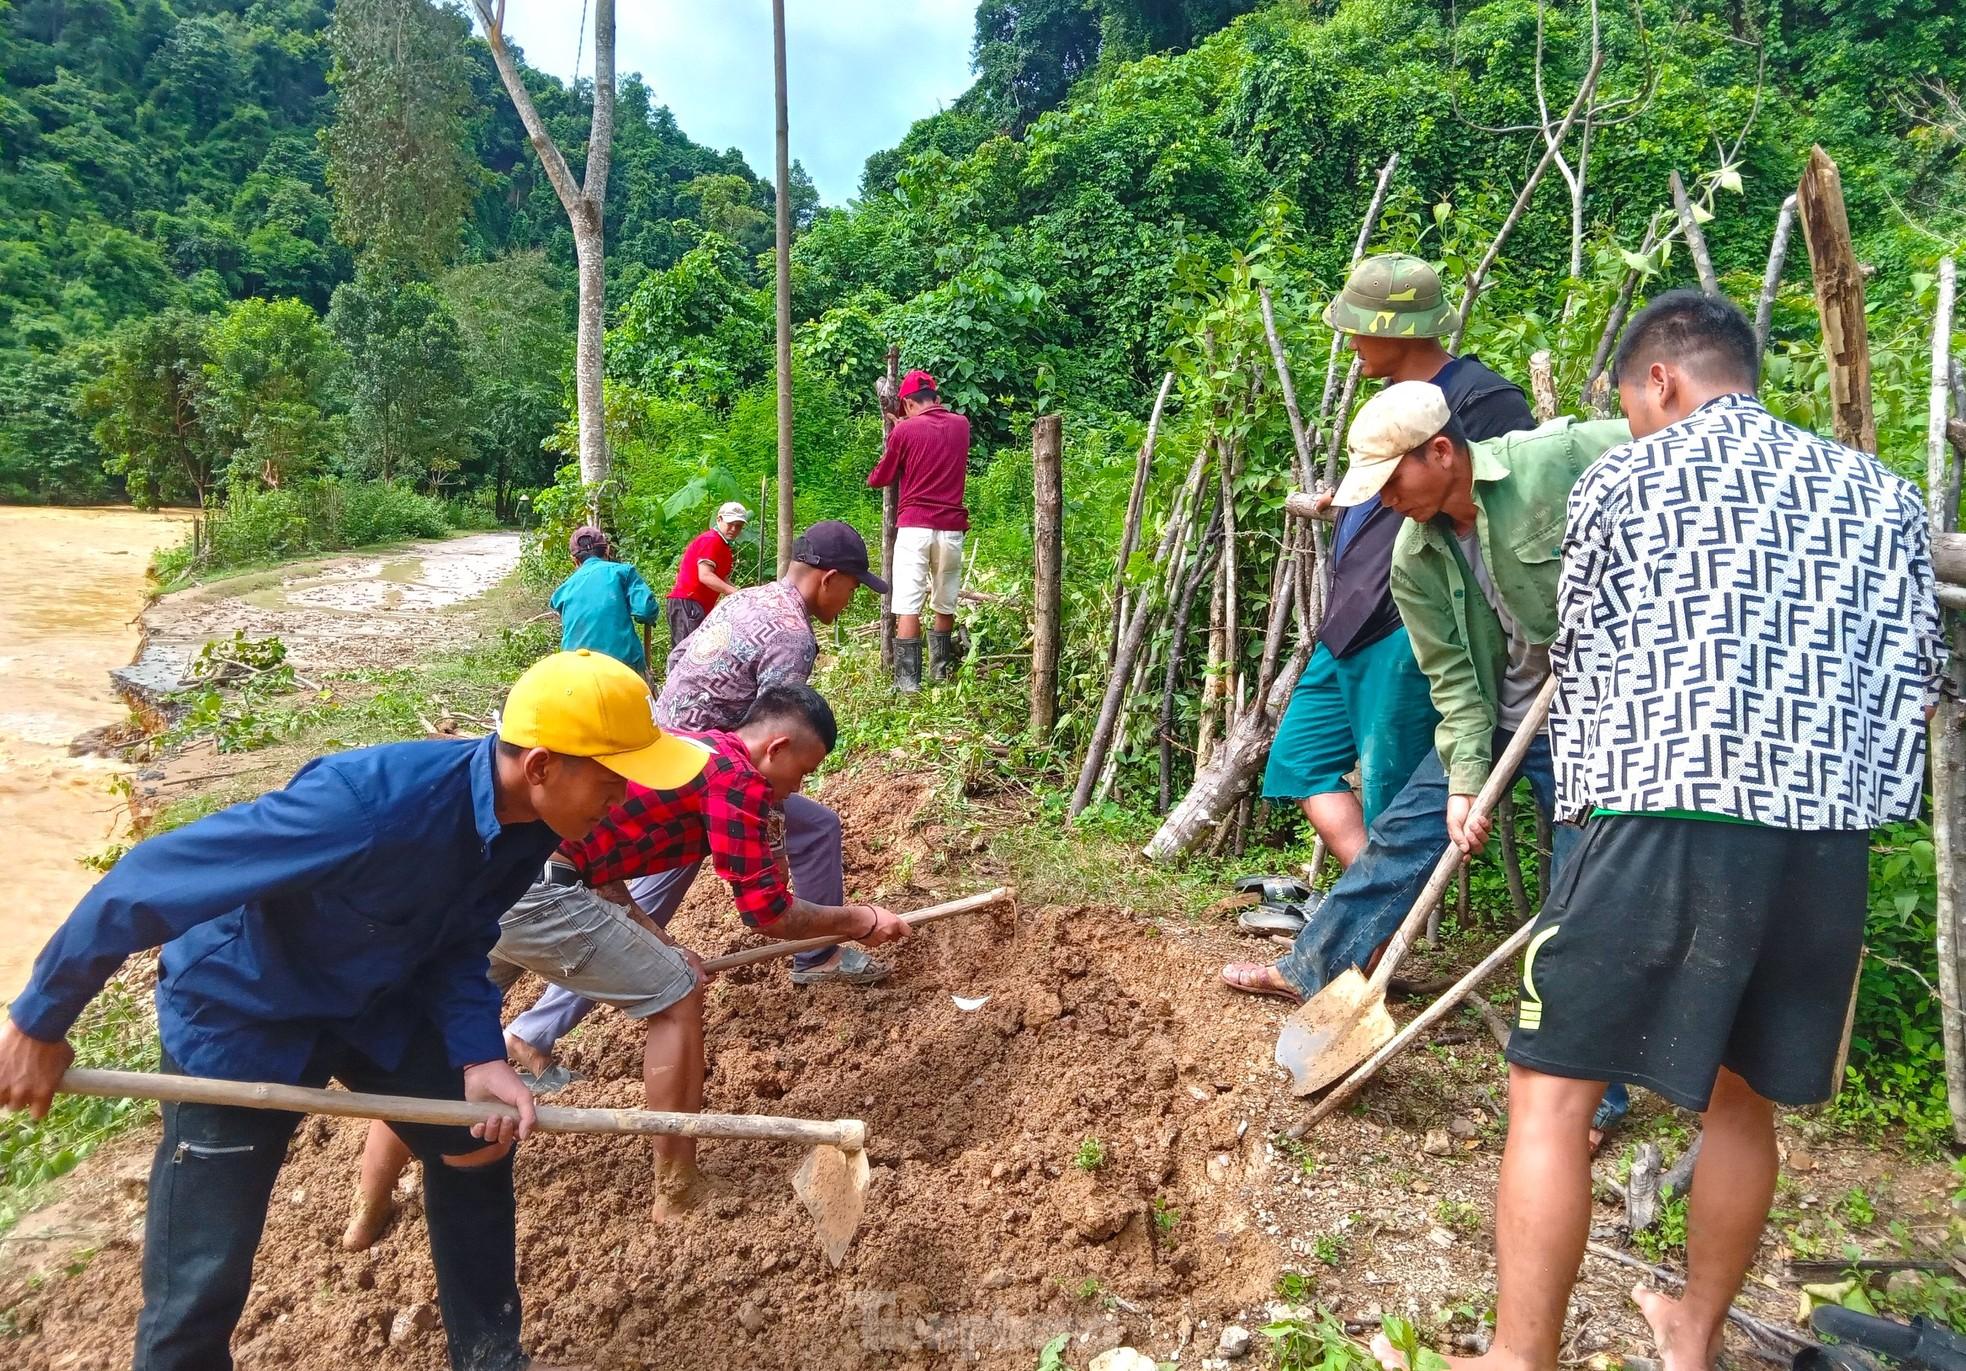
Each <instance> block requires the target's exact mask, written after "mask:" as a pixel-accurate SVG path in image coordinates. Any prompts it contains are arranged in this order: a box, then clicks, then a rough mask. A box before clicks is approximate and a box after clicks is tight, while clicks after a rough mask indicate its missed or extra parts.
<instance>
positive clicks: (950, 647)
mask: <svg viewBox="0 0 1966 1371" xmlns="http://www.w3.org/2000/svg"><path fill="white" fill-rule="evenodd" d="M961 661H962V657H961V656H960V655H959V654H958V653H957V652H956V633H955V630H954V629H951V630H949V631H948V632H947V633H944V632H942V631H940V630H939V629H933V628H931V629H930V630H929V631H928V679H929V680H931V681H946V680H948V679H949V678H950V677H951V676H953V675H955V674H956V666H957V664H958V663H960V662H961Z"/></svg>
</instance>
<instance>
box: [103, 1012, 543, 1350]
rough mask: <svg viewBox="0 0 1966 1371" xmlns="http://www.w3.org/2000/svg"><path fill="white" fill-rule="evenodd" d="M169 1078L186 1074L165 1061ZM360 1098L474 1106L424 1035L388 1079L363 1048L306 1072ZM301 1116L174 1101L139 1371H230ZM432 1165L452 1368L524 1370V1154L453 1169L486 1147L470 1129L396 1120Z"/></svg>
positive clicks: (147, 1271) (322, 1056)
mask: <svg viewBox="0 0 1966 1371" xmlns="http://www.w3.org/2000/svg"><path fill="white" fill-rule="evenodd" d="M163 1069H164V1070H165V1071H166V1072H176V1071H177V1070H178V1065H177V1063H176V1062H174V1061H173V1060H172V1059H171V1056H170V1054H169V1053H168V1052H167V1053H165V1054H164V1059H163ZM330 1077H333V1078H334V1079H337V1080H339V1081H341V1082H342V1083H343V1084H345V1085H346V1086H348V1087H349V1088H350V1089H351V1090H364V1091H373V1092H377V1093H382V1094H396V1095H419V1096H426V1097H429V1098H434V1099H452V1100H456V1099H462V1098H463V1097H464V1082H463V1074H462V1073H461V1072H460V1071H458V1069H457V1068H456V1067H454V1066H452V1065H450V1061H449V1056H448V1054H447V1052H446V1051H445V1049H444V1044H443V1041H442V1039H441V1038H440V1037H439V1036H438V1034H437V1032H436V1031H435V1030H434V1029H431V1028H428V1027H425V1028H423V1029H422V1030H420V1031H419V1032H418V1033H417V1034H416V1035H415V1036H413V1037H412V1038H411V1040H410V1044H409V1047H408V1049H407V1050H406V1051H405V1053H404V1056H403V1060H402V1062H401V1063H400V1064H398V1065H397V1066H396V1067H395V1068H393V1069H391V1070H384V1069H382V1068H381V1067H379V1066H377V1065H375V1063H373V1062H371V1061H369V1060H368V1059H367V1058H366V1057H363V1056H362V1055H361V1054H360V1053H358V1052H356V1051H354V1050H353V1049H352V1048H345V1047H328V1048H324V1049H323V1050H322V1051H321V1052H319V1053H317V1054H316V1056H315V1059H314V1060H313V1061H312V1062H310V1063H309V1064H308V1066H307V1068H306V1070H305V1071H304V1072H302V1075H301V1083H302V1084H303V1085H312V1086H320V1085H326V1084H327V1083H328V1080H329V1078H330ZM300 1118H301V1116H300V1115H298V1114H289V1113H286V1112H284V1111H281V1110H273V1109H245V1108H240V1107H237V1106H233V1105H212V1104H166V1105H165V1106H164V1136H163V1137H162V1139H160V1140H159V1142H158V1144H157V1153H156V1157H155V1159H154V1160H153V1161H152V1162H151V1166H150V1204H149V1207H148V1209H147V1211H146V1212H145V1214H144V1231H143V1312H142V1313H141V1314H139V1315H138V1316H137V1337H136V1371H230V1368H231V1366H232V1356H231V1353H230V1351H229V1350H228V1349H229V1345H230V1343H231V1340H232V1329H233V1326H234V1325H235V1324H237V1323H238V1322H239V1314H240V1311H241V1310H243V1309H244V1308H245V1305H246V1296H247V1294H248V1292H249V1291H250V1290H251V1287H252V1281H253V1254H254V1251H255V1250H256V1249H257V1248H258V1246H259V1239H260V1231H261V1229H262V1228H263V1227H264V1226H265V1223H266V1205H267V1200H268V1199H269V1198H270V1197H271V1195H272V1193H273V1186H274V1183H275V1181H276V1179H277V1178H278V1176H279V1172H280V1165H281V1163H282V1162H284V1161H285V1160H286V1157H287V1141H288V1139H290V1138H291V1137H292V1136H293V1133H294V1130H295V1129H296V1128H298V1127H299V1126H300ZM390 1127H392V1128H393V1129H395V1131H396V1133H397V1135H398V1136H400V1137H401V1138H402V1140H403V1141H404V1142H405V1143H406V1144H408V1146H409V1148H410V1151H411V1152H413V1153H415V1154H416V1156H417V1158H418V1159H419V1160H421V1161H422V1162H423V1195H424V1221H425V1223H426V1225H427V1226H428V1228H429V1230H430V1255H431V1258H432V1260H433V1262H434V1263H435V1265H436V1268H437V1306H438V1309H439V1310H440V1311H441V1313H442V1315H443V1321H444V1338H445V1341H446V1342H447V1343H448V1344H449V1351H450V1364H451V1366H452V1367H453V1368H454V1371H520V1368H523V1367H524V1366H525V1365H526V1356H525V1354H524V1353H523V1352H522V1351H520V1350H519V1320H520V1307H519V1286H518V1281H517V1279H516V1275H515V1271H516V1266H517V1262H516V1259H515V1257H514V1248H515V1243H516V1236H515V1233H516V1220H515V1217H514V1204H513V1198H512V1155H511V1153H509V1152H508V1153H507V1154H506V1155H505V1156H504V1157H503V1158H502V1159H500V1160H498V1161H496V1162H492V1163H490V1164H488V1165H483V1166H474V1167H460V1166H452V1165H450V1164H449V1163H447V1162H445V1161H444V1160H443V1159H444V1158H445V1157H446V1156H466V1155H469V1154H470V1153H472V1152H476V1151H478V1150H480V1149H481V1148H483V1147H484V1144H483V1143H481V1142H479V1141H477V1140H476V1139H474V1138H473V1137H472V1136H471V1135H470V1133H469V1132H467V1131H466V1130H465V1129H463V1128H459V1127H444V1126H440V1125H431V1124H409V1123H398V1124H391V1125H390Z"/></svg>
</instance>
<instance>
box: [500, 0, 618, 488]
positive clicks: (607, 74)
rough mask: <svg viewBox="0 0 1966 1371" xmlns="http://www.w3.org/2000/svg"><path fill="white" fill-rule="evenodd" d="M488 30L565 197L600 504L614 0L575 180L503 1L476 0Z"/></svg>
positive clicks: (578, 380)
mask: <svg viewBox="0 0 1966 1371" xmlns="http://www.w3.org/2000/svg"><path fill="white" fill-rule="evenodd" d="M471 8H472V9H473V10H474V11H475V12H476V14H477V16H478V23H479V24H480V26H482V27H483V29H484V31H485V41H486V43H488V44H489V45H490V47H491V52H492V61H493V62H495V63H496V64H497V66H498V75H499V79H500V80H501V81H503V82H504V83H505V93H506V94H507V95H509V96H511V97H512V107H513V109H515V110H516V111H518V115H519V122H520V123H521V124H523V125H525V129H526V136H527V137H528V138H529V139H531V140H532V146H533V151H534V152H536V153H537V154H538V155H539V164H540V166H541V167H542V168H543V169H544V170H545V172H546V179H547V180H548V181H549V182H551V183H552V186H553V193H554V194H555V195H557V196H559V197H560V207H561V208H562V209H564V210H565V211H566V212H567V223H568V225H569V226H570V227H571V228H572V230H573V251H574V261H575V263H576V265H577V266H578V268H579V282H580V309H579V315H578V325H577V328H576V331H575V334H574V405H575V409H576V411H577V413H578V415H579V419H580V481H581V484H582V485H584V486H586V487H587V492H588V494H587V498H588V504H589V508H590V509H592V508H594V507H596V506H597V505H598V504H599V498H600V489H599V488H600V486H601V484H602V483H603V482H604V481H606V480H607V478H608V435H607V414H606V410H605V408H604V407H603V405H602V402H601V377H602V375H603V373H604V371H605V366H604V362H603V358H602V336H603V325H604V322H605V320H606V315H607V275H606V271H605V267H606V263H607V235H606V225H605V223H604V206H605V204H606V201H607V194H608V168H609V165H610V163H611V161H612V159H613V156H614V0H594V118H593V121H592V123H591V124H590V125H589V126H588V131H587V170H586V175H585V179H584V180H583V181H582V182H580V183H578V184H576V183H575V181H574V179H573V172H572V170H571V169H570V168H569V167H568V166H567V159H566V158H565V157H564V156H562V155H561V153H560V149H559V146H558V145H557V144H555V143H554V141H553V135H552V134H551V133H549V132H548V131H547V129H546V124H545V121H544V120H542V119H541V118H540V117H539V110H538V109H537V108H536V107H534V105H533V102H532V95H531V93H530V92H528V91H527V90H526V83H525V81H524V80H523V79H522V77H521V76H520V73H519V64H518V62H517V60H516V59H514V58H513V56H512V51H511V49H510V48H508V47H507V46H506V43H505V0H471Z"/></svg>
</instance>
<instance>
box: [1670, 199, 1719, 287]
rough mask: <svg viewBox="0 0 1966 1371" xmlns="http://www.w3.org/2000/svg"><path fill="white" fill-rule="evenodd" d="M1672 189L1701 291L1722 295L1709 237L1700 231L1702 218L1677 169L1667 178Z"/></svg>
mask: <svg viewBox="0 0 1966 1371" xmlns="http://www.w3.org/2000/svg"><path fill="white" fill-rule="evenodd" d="M1666 182H1667V184H1668V185H1670V186H1671V187H1672V205H1673V209H1674V210H1675V211H1676V212H1677V213H1678V215H1679V236H1680V237H1682V238H1684V239H1685V240H1686V250H1687V251H1688V252H1689V253H1691V254H1692V257H1693V269H1694V270H1695V271H1697V272H1698V273H1699V274H1700V289H1701V290H1702V291H1703V292H1704V293H1706V294H1708V295H1718V294H1720V277H1719V276H1717V275H1715V274H1714V269H1713V255H1712V254H1711V253H1709V252H1708V251H1707V235H1706V234H1704V233H1702V232H1701V231H1700V217H1699V215H1697V214H1695V213H1694V212H1693V201H1692V199H1691V198H1690V197H1689V196H1688V195H1687V194H1686V183H1685V182H1684V181H1682V180H1680V179H1679V171H1678V169H1677V168H1675V169H1674V170H1673V172H1672V173H1671V174H1670V175H1669V176H1668V177H1667V178H1666Z"/></svg>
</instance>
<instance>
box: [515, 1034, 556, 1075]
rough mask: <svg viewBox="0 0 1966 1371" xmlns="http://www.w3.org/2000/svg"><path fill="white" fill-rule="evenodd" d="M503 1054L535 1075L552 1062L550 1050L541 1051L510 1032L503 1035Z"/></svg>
mask: <svg viewBox="0 0 1966 1371" xmlns="http://www.w3.org/2000/svg"><path fill="white" fill-rule="evenodd" d="M505 1055H506V1056H508V1057H510V1058H511V1059H512V1061H513V1063H514V1064H515V1065H517V1066H520V1067H522V1068H524V1069H525V1070H527V1071H530V1072H532V1074H533V1075H535V1076H537V1075H538V1074H539V1073H540V1072H542V1071H544V1070H545V1069H546V1068H547V1067H549V1066H551V1065H552V1064H553V1054H552V1053H551V1052H541V1051H540V1050H539V1049H538V1048H536V1047H534V1046H533V1045H532V1044H531V1043H529V1042H527V1041H526V1040H525V1039H524V1038H515V1037H513V1036H512V1035H511V1034H510V1033H507V1034H506V1035H505Z"/></svg>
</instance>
